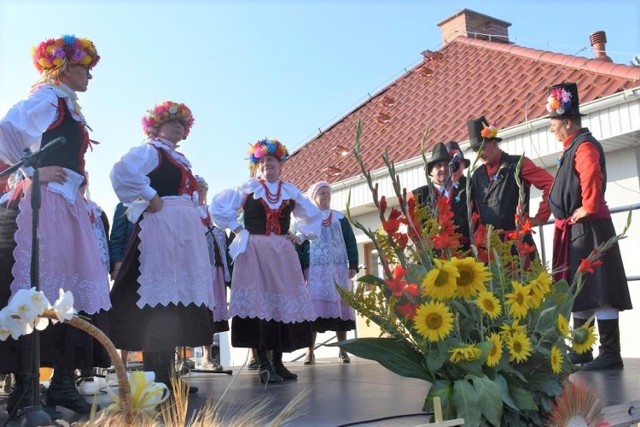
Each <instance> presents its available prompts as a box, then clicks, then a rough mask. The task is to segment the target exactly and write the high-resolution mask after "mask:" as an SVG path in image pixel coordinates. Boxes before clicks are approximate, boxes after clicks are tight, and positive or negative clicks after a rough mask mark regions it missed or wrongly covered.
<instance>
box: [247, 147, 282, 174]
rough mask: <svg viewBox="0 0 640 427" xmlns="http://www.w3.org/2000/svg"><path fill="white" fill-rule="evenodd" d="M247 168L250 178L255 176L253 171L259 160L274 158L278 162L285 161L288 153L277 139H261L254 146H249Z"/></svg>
mask: <svg viewBox="0 0 640 427" xmlns="http://www.w3.org/2000/svg"><path fill="white" fill-rule="evenodd" d="M247 153H248V154H249V168H250V169H251V173H252V176H253V175H254V174H255V169H256V167H257V165H258V162H259V161H260V159H262V158H263V157H265V156H274V157H275V158H276V159H278V160H280V161H284V160H287V158H288V157H289V151H287V147H285V146H284V144H283V143H281V142H280V141H278V140H277V139H269V138H265V139H261V140H259V141H257V142H256V143H255V144H253V145H251V144H249V150H248V152H247Z"/></svg>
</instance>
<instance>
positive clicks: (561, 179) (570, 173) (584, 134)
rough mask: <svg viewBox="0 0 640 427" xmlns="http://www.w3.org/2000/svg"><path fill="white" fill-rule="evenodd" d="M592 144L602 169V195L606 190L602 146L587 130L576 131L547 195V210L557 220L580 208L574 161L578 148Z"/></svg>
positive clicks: (580, 199) (580, 193)
mask: <svg viewBox="0 0 640 427" xmlns="http://www.w3.org/2000/svg"><path fill="white" fill-rule="evenodd" d="M585 142H587V143H590V144H593V145H594V146H595V147H596V148H597V149H598V151H599V152H600V168H601V169H602V175H603V180H602V193H603V194H604V192H605V190H606V188H607V167H606V162H605V158H604V150H603V149H602V145H600V143H599V142H598V141H597V140H596V139H595V138H594V137H593V135H591V132H590V131H589V129H587V128H582V129H580V130H579V131H578V133H577V134H576V136H575V138H573V141H571V144H570V145H569V146H568V147H567V149H566V150H564V152H563V154H562V158H561V159H560V165H559V166H558V172H557V173H556V176H555V178H554V180H553V185H552V186H551V192H550V193H549V208H550V209H551V212H552V213H553V216H554V217H556V218H558V219H566V218H568V217H569V216H571V214H572V213H573V212H574V211H575V210H576V209H578V208H579V207H581V206H582V187H581V186H580V178H579V177H578V175H577V174H576V173H575V159H576V151H577V150H578V147H579V146H580V145H581V144H583V143H585Z"/></svg>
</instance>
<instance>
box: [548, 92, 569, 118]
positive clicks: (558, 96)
mask: <svg viewBox="0 0 640 427" xmlns="http://www.w3.org/2000/svg"><path fill="white" fill-rule="evenodd" d="M570 108H571V92H567V91H566V90H564V88H561V87H558V88H555V89H553V90H552V91H551V93H550V94H549V97H548V98H547V111H548V112H549V113H553V112H554V111H555V113H556V114H559V115H562V114H564V113H565V111H567V110H569V109H570Z"/></svg>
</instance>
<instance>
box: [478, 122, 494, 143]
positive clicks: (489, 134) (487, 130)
mask: <svg viewBox="0 0 640 427" xmlns="http://www.w3.org/2000/svg"><path fill="white" fill-rule="evenodd" d="M480 136H481V137H482V138H483V139H491V138H497V137H498V128H497V127H495V126H494V125H491V124H490V125H487V124H486V123H484V122H482V130H481V131H480Z"/></svg>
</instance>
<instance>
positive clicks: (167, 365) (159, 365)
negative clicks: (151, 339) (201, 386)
mask: <svg viewBox="0 0 640 427" xmlns="http://www.w3.org/2000/svg"><path fill="white" fill-rule="evenodd" d="M174 357H175V351H174V350H164V351H145V352H143V353H142V366H143V369H144V370H145V371H153V372H154V373H155V374H156V378H155V382H157V383H163V384H164V385H166V386H167V388H168V389H169V391H170V392H172V390H173V386H172V385H171V377H172V376H174V375H176V373H175V368H174ZM188 392H189V394H195V393H197V392H198V387H189V389H188Z"/></svg>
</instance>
